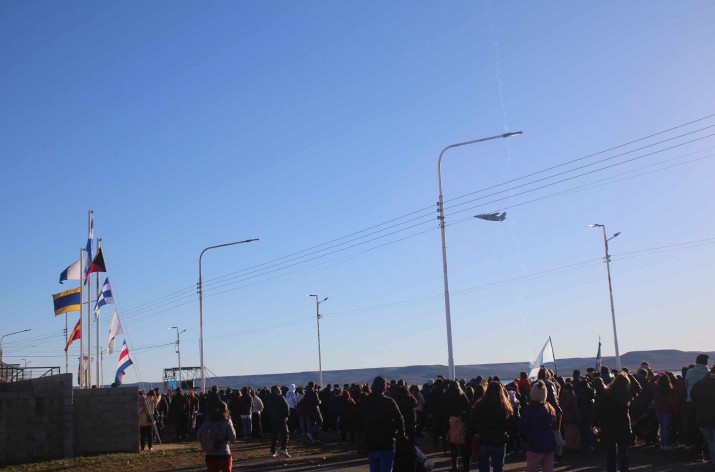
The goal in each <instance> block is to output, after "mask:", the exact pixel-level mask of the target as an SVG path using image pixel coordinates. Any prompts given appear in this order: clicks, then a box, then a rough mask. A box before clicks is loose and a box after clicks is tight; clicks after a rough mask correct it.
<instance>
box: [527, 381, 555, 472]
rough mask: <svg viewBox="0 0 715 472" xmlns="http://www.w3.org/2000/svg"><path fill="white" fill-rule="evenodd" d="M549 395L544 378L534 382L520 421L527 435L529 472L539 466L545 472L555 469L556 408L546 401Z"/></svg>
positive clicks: (534, 470) (534, 471)
mask: <svg viewBox="0 0 715 472" xmlns="http://www.w3.org/2000/svg"><path fill="white" fill-rule="evenodd" d="M547 395H548V392H547V387H546V384H545V383H544V381H543V380H539V381H538V382H536V383H534V384H533V385H532V387H531V390H530V392H529V398H530V399H531V401H530V402H529V405H528V406H527V407H526V408H524V412H523V414H522V415H521V420H520V421H519V431H520V432H521V434H523V435H524V436H526V470H527V471H529V472H536V471H538V470H539V467H541V470H543V471H544V472H553V470H554V453H555V452H556V442H555V441H554V433H553V429H554V427H555V426H556V410H555V409H554V407H553V406H551V405H550V404H549V403H548V402H547V401H546V397H547Z"/></svg>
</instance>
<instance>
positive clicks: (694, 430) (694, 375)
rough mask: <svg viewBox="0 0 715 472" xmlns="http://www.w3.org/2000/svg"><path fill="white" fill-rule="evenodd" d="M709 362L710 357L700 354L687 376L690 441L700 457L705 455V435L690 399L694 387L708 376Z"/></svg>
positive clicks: (687, 412)
mask: <svg viewBox="0 0 715 472" xmlns="http://www.w3.org/2000/svg"><path fill="white" fill-rule="evenodd" d="M708 360H709V356H708V355H707V354H699V355H698V356H697V357H696V358H695V365H694V366H693V367H692V368H690V369H688V371H687V372H686V374H685V387H686V388H687V396H686V403H685V413H686V415H687V421H688V439H689V440H690V447H691V449H692V451H693V452H694V453H695V454H696V455H698V456H700V455H702V454H703V435H702V432H701V431H700V430H699V429H698V425H697V420H696V414H695V404H694V403H693V401H692V399H691V398H690V392H691V391H692V389H693V386H694V385H695V384H696V383H697V382H699V381H700V380H702V379H703V378H705V376H706V375H707V374H708Z"/></svg>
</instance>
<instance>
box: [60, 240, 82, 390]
mask: <svg viewBox="0 0 715 472" xmlns="http://www.w3.org/2000/svg"><path fill="white" fill-rule="evenodd" d="M79 261H80V262H79V299H80V304H79V319H80V322H79V326H80V329H82V330H84V309H83V307H82V303H84V280H83V279H84V249H80V250H79ZM84 338H85V336H84V335H80V338H79V366H80V369H79V377H80V378H79V385H80V387H84ZM66 345H67V344H65V346H66Z"/></svg>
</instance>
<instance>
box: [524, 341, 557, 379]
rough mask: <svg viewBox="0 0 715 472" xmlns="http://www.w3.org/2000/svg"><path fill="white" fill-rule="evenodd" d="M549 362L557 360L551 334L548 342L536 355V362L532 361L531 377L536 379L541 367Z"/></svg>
mask: <svg viewBox="0 0 715 472" xmlns="http://www.w3.org/2000/svg"><path fill="white" fill-rule="evenodd" d="M547 362H556V360H555V359H554V345H553V344H551V336H549V339H547V340H546V344H544V347H543V348H541V352H539V355H538V356H537V357H536V359H535V360H534V362H532V363H531V371H530V372H529V377H530V378H532V379H535V378H536V377H537V376H538V375H539V369H540V368H541V366H542V365H544V364H546V363H547Z"/></svg>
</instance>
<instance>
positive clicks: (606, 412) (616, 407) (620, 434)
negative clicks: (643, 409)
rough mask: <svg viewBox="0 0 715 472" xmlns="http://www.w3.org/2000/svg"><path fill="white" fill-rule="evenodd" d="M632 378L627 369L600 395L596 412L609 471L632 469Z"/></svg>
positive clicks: (622, 471) (624, 471) (621, 471)
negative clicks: (630, 448)
mask: <svg viewBox="0 0 715 472" xmlns="http://www.w3.org/2000/svg"><path fill="white" fill-rule="evenodd" d="M630 386H631V381H630V379H629V378H628V375H626V374H625V373H624V372H621V373H619V374H618V375H616V376H615V377H614V379H613V380H612V381H611V383H609V384H608V387H606V389H605V390H604V392H603V394H602V395H601V396H599V398H598V404H597V405H596V415H597V418H598V426H599V428H600V430H601V439H602V440H603V442H604V444H605V445H606V454H607V459H606V470H607V472H616V464H618V468H619V469H620V472H628V448H629V447H630V444H631V441H632V439H633V430H632V429H631V416H630V407H631V399H632V395H631V390H630Z"/></svg>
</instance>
